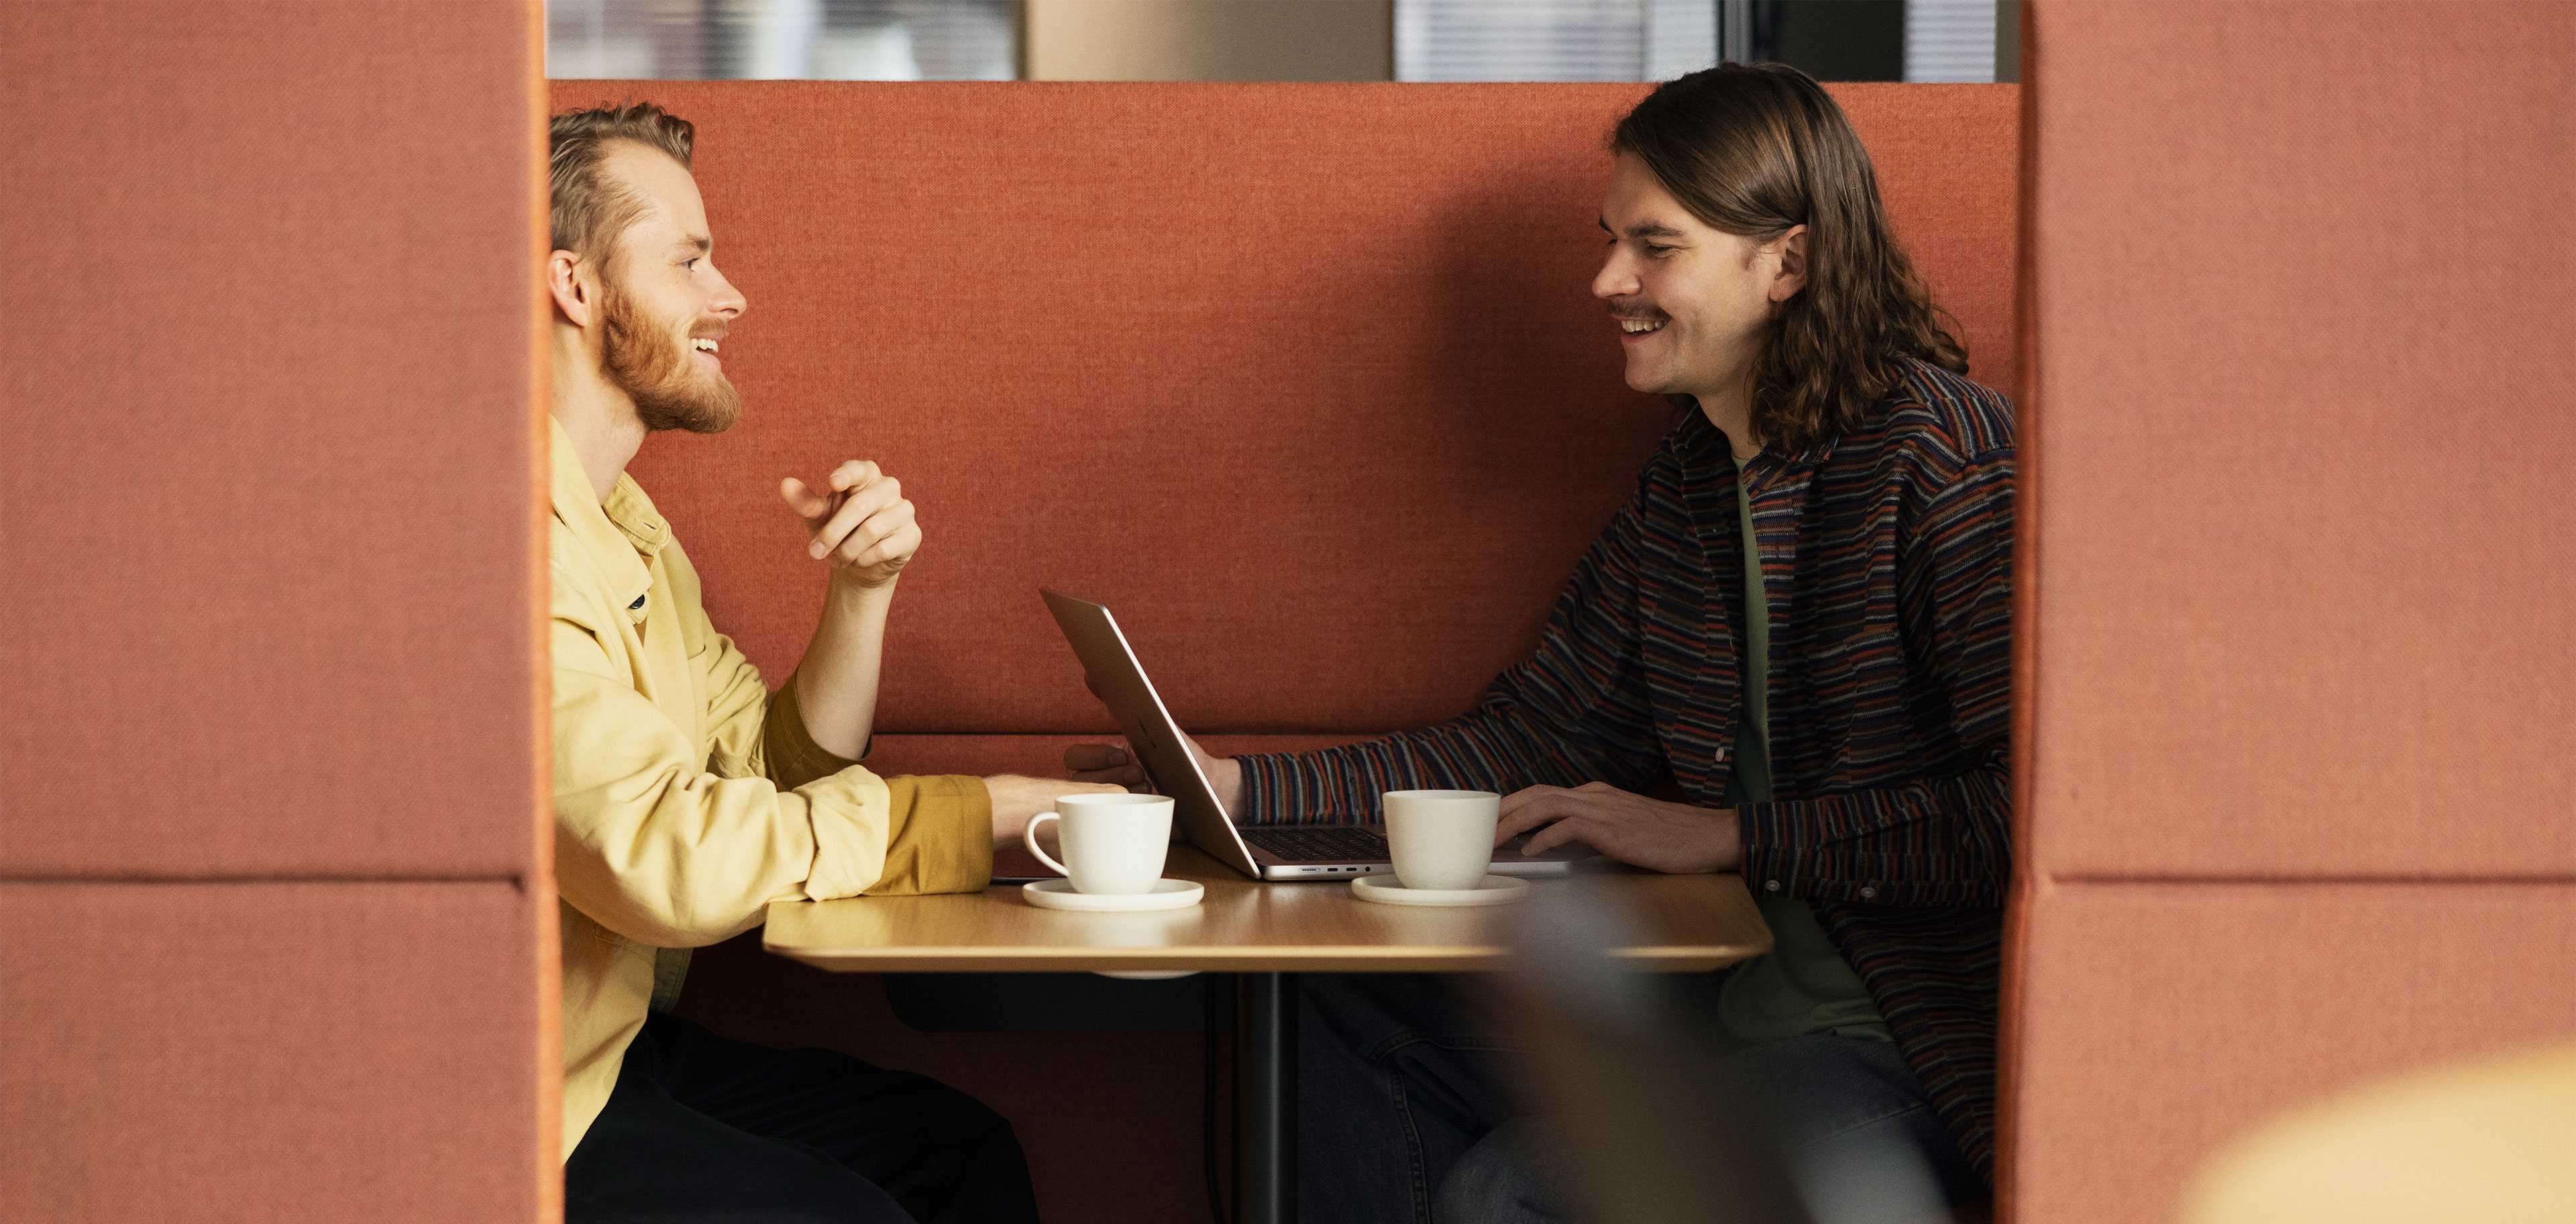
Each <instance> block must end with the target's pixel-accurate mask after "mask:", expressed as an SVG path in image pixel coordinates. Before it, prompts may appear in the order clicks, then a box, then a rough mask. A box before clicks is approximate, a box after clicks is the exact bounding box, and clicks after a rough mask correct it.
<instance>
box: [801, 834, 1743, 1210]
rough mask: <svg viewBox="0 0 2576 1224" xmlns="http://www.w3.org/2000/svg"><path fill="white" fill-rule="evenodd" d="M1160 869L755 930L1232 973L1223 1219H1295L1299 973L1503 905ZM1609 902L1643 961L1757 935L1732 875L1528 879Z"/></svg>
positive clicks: (938, 963) (1072, 965) (857, 961)
mask: <svg viewBox="0 0 2576 1224" xmlns="http://www.w3.org/2000/svg"><path fill="white" fill-rule="evenodd" d="M1164 874H1166V875H1168V876H1172V877H1176V878H1180V879H1189V880H1197V881H1199V882H1200V883H1201V884H1203V885H1205V886H1206V887H1207V897H1206V899H1205V900H1203V901H1201V902H1200V903H1199V904H1198V905H1195V906H1192V907H1190V908H1188V909H1181V910H1165V911H1160V912H1148V913H1134V914H1088V913H1071V912H1066V911H1063V910H1043V909H1039V908H1037V907H1035V906H1033V905H1030V904H1028V902H1027V901H1026V900H1025V899H1024V898H1022V897H1021V895H1020V886H1019V885H1017V884H997V885H995V886H993V887H991V888H988V889H986V890H984V891H983V892H980V893H962V894H952V895H945V896H932V897H854V898H851V899H849V900H845V901H823V902H811V901H782V902H779V903H777V904H774V905H772V906H770V907H769V926H768V929H767V931H766V932H765V933H764V934H763V936H762V942H763V945H764V946H766V947H767V948H768V949H769V950H770V951H771V952H774V953H777V954H778V955H780V956H784V957H787V958H789V959H791V960H798V961H803V962H805V963H806V964H809V965H815V966H818V967H820V968H824V969H829V970H834V971H836V972H843V973H902V972H927V971H948V972H1054V973H1062V972H1074V971H1082V970H1089V971H1092V972H1105V973H1171V972H1185V971H1202V970H1203V971H1213V972H1222V973H1232V974H1235V975H1237V985H1236V990H1237V1002H1236V1007H1235V1038H1236V1040H1235V1059H1236V1076H1237V1081H1238V1082H1237V1087H1236V1093H1235V1096H1236V1101H1237V1109H1238V1117H1237V1118H1236V1125H1235V1136H1236V1142H1237V1144H1238V1145H1239V1155H1240V1158H1241V1162H1242V1168H1243V1171H1242V1174H1241V1176H1240V1177H1239V1178H1238V1179H1237V1181H1236V1185H1235V1200H1236V1201H1235V1212H1234V1219H1235V1220H1237V1221H1238V1222H1239V1224H1284V1222H1286V1221H1293V1220H1294V1219H1295V1218H1296V1210H1295V1206H1296V1201H1295V1192H1296V1184H1295V1183H1296V1177H1295V1172H1294V1168H1295V1142H1296V1133H1297V1117H1296V1099H1297V1098H1296V1066H1295V1061H1294V1060H1295V1056H1296V1049H1297V1043H1296V1015H1297V1011H1296V1004H1297V984H1296V980H1295V975H1296V974H1298V973H1302V972H1336V973H1339V972H1416V973H1419V972H1459V971H1476V970H1491V969H1497V968H1500V967H1502V965H1503V963H1504V961H1505V959H1506V958H1507V957H1508V956H1510V955H1511V950H1510V949H1509V948H1507V947H1505V946H1504V945H1503V943H1502V942H1501V940H1500V938H1499V937H1498V931H1497V930H1496V926H1497V922H1496V920H1497V918H1498V916H1499V915H1500V914H1501V913H1502V912H1504V911H1507V910H1510V909H1513V908H1515V907H1513V906H1497V907H1488V908H1478V909H1431V908H1421V907H1412V906H1396V905H1376V904H1371V903H1369V902H1365V901H1361V900H1359V899H1358V898H1356V897H1353V896H1352V895H1351V892H1350V884H1349V883H1348V882H1347V881H1343V880H1327V881H1319V882H1316V883H1311V884H1310V883H1278V882H1274V883H1266V884H1265V883H1258V882H1255V881H1254V880H1252V879H1249V878H1247V877H1245V876H1243V875H1242V874H1240V873H1238V872H1236V871H1234V870H1233V869H1231V868H1229V867H1226V866H1224V865H1223V864H1221V863H1218V862H1217V861H1216V860H1215V859H1212V858H1209V857H1208V856H1207V855H1206V854H1204V853H1202V852H1200V851H1198V850H1196V849H1192V848H1190V847H1186V846H1175V847H1173V849H1172V857H1171V861H1170V865H1169V866H1168V867H1167V868H1166V869H1165V871H1164ZM1535 886H1536V887H1537V888H1539V889H1544V890H1560V889H1563V890H1593V891H1596V892H1597V894H1598V895H1599V896H1601V897H1602V898H1603V899H1604V900H1605V901H1610V900H1615V901H1616V902H1618V903H1620V904H1624V905H1625V906H1626V907H1628V909H1629V910H1630V911H1631V912H1632V913H1634V914H1635V915H1636V917H1637V919H1638V925H1639V927H1640V929H1642V930H1643V931H1645V932H1647V933H1648V936H1649V938H1648V940H1647V941H1645V942H1640V943H1638V944H1636V945H1635V946H1631V947H1621V948H1615V949H1613V950H1612V955H1614V956H1617V957H1619V958H1621V959H1623V960H1626V961H1629V962H1632V963H1634V964H1635V965H1636V966H1637V967H1638V968H1640V969H1644V970H1657V971H1667V972H1686V971H1704V970H1709V969H1715V968H1719V967H1721V966H1724V965H1730V964H1733V963H1735V962H1737V961H1740V960H1745V959H1747V958H1750V957H1754V956H1759V955H1761V954H1763V953H1764V952H1768V951H1770V950H1771V931H1770V928H1769V927H1767V926H1765V925H1763V922H1762V915H1761V912H1760V911H1759V910H1757V909H1756V908H1754V905H1753V898H1752V896H1751V895H1750V894H1748V893H1747V892H1746V891H1745V889H1744V882H1743V881H1742V880H1741V879H1739V878H1737V877H1735V876H1731V875H1728V876H1668V875H1658V874H1654V873H1650V872H1625V871H1620V872H1599V873H1595V872H1586V873H1582V874H1579V875H1577V876H1575V877H1573V878H1570V879H1560V880H1542V881H1536V882H1535Z"/></svg>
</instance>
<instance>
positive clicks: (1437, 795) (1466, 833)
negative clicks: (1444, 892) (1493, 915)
mask: <svg viewBox="0 0 2576 1224" xmlns="http://www.w3.org/2000/svg"><path fill="white" fill-rule="evenodd" d="M1385 802H1386V846H1387V850H1388V856H1389V857H1391V858H1393V859H1394V860H1395V878H1396V879H1397V880H1399V881H1402V882H1403V884H1404V886H1405V887H1406V888H1419V889H1425V890H1432V889H1453V888H1474V887H1476V886H1477V885H1479V884H1482V883H1484V881H1485V868H1486V866H1487V865H1489V864H1491V863H1492V862H1493V861H1494V826H1495V824H1496V823H1497V822H1499V821H1500V820H1501V819H1502V814H1503V797H1502V796H1500V795H1497V794H1495V793H1494V792H1492V791H1462V790H1403V791H1388V792H1387V793H1386V800H1385Z"/></svg>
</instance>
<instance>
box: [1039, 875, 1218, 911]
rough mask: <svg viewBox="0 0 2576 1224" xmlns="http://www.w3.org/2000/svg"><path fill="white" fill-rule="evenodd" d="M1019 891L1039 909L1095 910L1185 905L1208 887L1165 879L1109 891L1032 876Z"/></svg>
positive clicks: (1188, 904)
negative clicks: (1136, 889) (1142, 888)
mask: <svg viewBox="0 0 2576 1224" xmlns="http://www.w3.org/2000/svg"><path fill="white" fill-rule="evenodd" d="M1020 895H1021V896H1024V897H1027V898H1028V899H1029V904H1031V905H1034V906H1037V907H1038V908H1040V909H1058V910H1088V911H1090V912H1092V913H1095V914H1098V913H1111V912H1130V911H1135V910H1167V909H1187V908H1188V907H1190V906H1193V905H1196V904H1198V903H1199V898H1201V897H1204V896H1206V895H1207V887H1206V886H1205V885H1202V884H1200V883H1199V882H1198V881H1196V880H1170V879H1165V880H1156V881H1154V887H1153V889H1152V891H1150V892H1140V893H1127V894H1121V895H1110V894H1106V893H1078V892H1075V891H1073V881H1071V880H1032V881H1030V882H1028V883H1026V884H1022V885H1020Z"/></svg>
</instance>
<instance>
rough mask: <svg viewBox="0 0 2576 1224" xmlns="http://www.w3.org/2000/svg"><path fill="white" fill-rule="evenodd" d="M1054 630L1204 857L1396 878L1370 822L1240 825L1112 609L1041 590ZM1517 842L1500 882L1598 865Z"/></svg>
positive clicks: (1259, 875)
mask: <svg viewBox="0 0 2576 1224" xmlns="http://www.w3.org/2000/svg"><path fill="white" fill-rule="evenodd" d="M1038 594H1040V595H1042V596H1044V597H1045V598H1046V603H1047V610H1048V611H1050V612H1053V613H1055V623H1056V627H1057V628H1059V629H1062V630H1063V631H1064V640H1065V641H1066V642H1068V643H1070V644H1071V645H1072V646H1073V653H1074V655H1075V657H1077V658H1079V659H1081V660H1082V670H1083V672H1084V673H1085V674H1086V675H1087V676H1088V677H1089V678H1090V681H1091V691H1092V692H1093V693H1094V694H1096V695H1098V696H1099V698H1100V701H1101V704H1103V705H1105V706H1107V707H1109V712H1110V714H1111V715H1112V716H1114V717H1115V718H1117V720H1118V729H1119V730H1120V731H1121V732H1123V733H1125V734H1126V736H1127V742H1128V744H1130V745H1131V746H1133V748H1134V749H1135V754H1136V757H1137V763H1138V764H1140V765H1142V766H1144V767H1145V775H1146V776H1147V777H1149V778H1151V779H1153V781H1154V789H1155V790H1157V791H1160V792H1162V793H1163V794H1166V795H1169V796H1171V797H1172V811H1173V818H1174V819H1176V820H1178V821H1179V822H1180V825H1181V833H1182V836H1184V837H1187V838H1188V839H1189V841H1190V844H1191V845H1194V846H1197V847H1198V848H1199V849H1201V850H1205V851H1207V852H1208V853H1209V854H1212V855H1214V856H1216V857H1217V859H1219V860H1220V861H1222V862H1224V863H1226V864H1227V865H1229V866H1232V867H1233V868H1234V869H1235V870H1237V871H1240V872H1242V873H1244V874H1245V875H1248V876H1251V877H1253V878H1255V879H1260V880H1322V879H1333V878H1338V877H1344V876H1358V875H1376V874H1379V873H1381V872H1385V871H1390V870H1393V866H1392V864H1390V863H1389V862H1388V861H1387V851H1386V831H1385V828H1384V826H1382V825H1379V824H1377V823H1375V822H1374V820H1372V819H1370V816H1371V814H1369V813H1356V812H1352V813H1337V812H1327V813H1318V814H1315V815H1316V816H1317V817H1319V818H1320V819H1321V820H1323V821H1325V822H1327V823H1314V824H1297V825H1243V826H1237V825H1236V824H1235V822H1234V820H1233V818H1232V817H1231V816H1230V815H1229V814H1228V813H1227V812H1226V810H1225V805H1224V804H1222V803H1219V802H1217V797H1216V788H1215V787H1213V786H1211V785H1209V784H1208V780H1207V775H1206V774H1204V773H1201V772H1200V771H1199V764H1198V761H1197V760H1196V759H1194V758H1193V757H1191V756H1190V750H1189V747H1188V742H1187V741H1186V740H1184V739H1183V738H1182V737H1181V729H1180V727H1178V726H1177V725H1175V724H1174V723H1173V722H1172V713H1171V711H1170V710H1167V709H1165V708H1164V707H1163V699H1162V697H1161V696H1159V695H1157V694H1156V693H1155V692H1154V682H1153V681H1151V680H1148V679H1146V678H1145V668H1144V665H1143V664H1140V663H1138V662H1137V661H1136V652H1135V651H1133V650H1131V649H1129V648H1128V646H1127V635H1125V634H1123V633H1120V632H1119V631H1118V622H1117V621H1116V620H1113V619H1111V617H1110V615H1109V609H1107V608H1104V607H1102V606H1100V605H1099V604H1096V603H1092V602H1090V601H1089V600H1083V599H1075V598H1074V597H1072V596H1070V595H1066V594H1062V593H1060V592H1056V591H1048V590H1041V591H1039V592H1038ZM1522 840H1523V839H1519V838H1515V839H1514V840H1513V841H1510V842H1506V843H1504V844H1503V845H1502V846H1499V847H1497V848H1496V849H1495V851H1494V865H1493V867H1492V868H1491V870H1492V871H1494V872H1495V873H1497V874H1500V875H1563V874H1566V873H1568V872H1570V871H1572V870H1574V864H1575V863H1576V862H1578V861H1581V860H1584V859H1589V858H1594V857H1597V856H1595V855H1594V854H1593V852H1592V851H1591V850H1589V849H1587V848H1585V847H1581V846H1562V847H1558V848H1556V849H1554V850H1550V851H1548V852H1546V853H1544V854H1540V855H1537V856H1527V855H1523V854H1521V853H1520V852H1519V849H1518V847H1519V845H1520V843H1521V841H1522Z"/></svg>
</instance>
